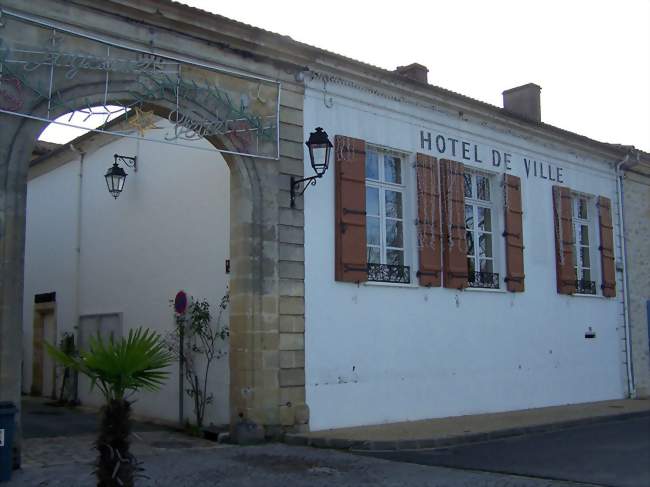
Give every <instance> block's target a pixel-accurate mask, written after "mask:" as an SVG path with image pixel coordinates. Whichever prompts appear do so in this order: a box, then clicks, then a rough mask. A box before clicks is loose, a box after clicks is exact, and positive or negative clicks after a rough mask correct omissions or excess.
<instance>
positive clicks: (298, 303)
mask: <svg viewBox="0 0 650 487" xmlns="http://www.w3.org/2000/svg"><path fill="white" fill-rule="evenodd" d="M280 314H281V315H304V314H305V299H304V298H302V297H292V296H280Z"/></svg>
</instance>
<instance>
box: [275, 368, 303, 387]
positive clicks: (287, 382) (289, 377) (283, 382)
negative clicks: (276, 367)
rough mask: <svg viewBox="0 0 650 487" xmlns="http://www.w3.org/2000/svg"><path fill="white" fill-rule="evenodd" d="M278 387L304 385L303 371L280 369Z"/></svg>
mask: <svg viewBox="0 0 650 487" xmlns="http://www.w3.org/2000/svg"><path fill="white" fill-rule="evenodd" d="M279 377H280V387H295V386H304V385H305V369H280V375H279Z"/></svg>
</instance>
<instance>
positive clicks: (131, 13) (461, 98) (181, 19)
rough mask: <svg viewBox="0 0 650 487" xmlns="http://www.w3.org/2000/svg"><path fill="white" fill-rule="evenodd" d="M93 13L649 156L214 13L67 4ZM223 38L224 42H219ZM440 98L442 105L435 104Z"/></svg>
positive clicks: (172, 4) (149, 4)
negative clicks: (91, 10) (180, 32)
mask: <svg viewBox="0 0 650 487" xmlns="http://www.w3.org/2000/svg"><path fill="white" fill-rule="evenodd" d="M71 3H77V4H80V5H83V6H85V7H86V8H90V9H93V10H100V11H104V12H109V13H111V14H113V15H122V16H124V17H127V18H128V19H129V20H131V21H134V22H137V23H143V24H146V23H150V24H152V25H157V26H160V27H162V28H167V29H170V28H171V29H174V30H175V29H178V30H180V31H182V32H184V33H185V35H187V36H191V37H194V38H200V39H202V40H205V41H208V42H210V43H212V44H214V45H217V46H221V47H224V48H228V49H231V50H232V51H236V52H239V53H240V54H248V55H250V54H253V51H255V52H254V55H258V56H260V57H264V56H266V58H267V59H270V60H273V61H276V62H278V63H285V64H291V65H293V66H304V69H306V70H310V69H312V70H320V71H328V72H330V71H331V72H334V73H345V75H349V76H355V77H356V78H357V79H360V80H362V81H363V82H364V83H369V84H374V85H377V84H383V85H384V86H386V87H387V88H388V89H391V88H392V89H401V90H403V91H405V92H407V93H409V94H411V95H413V94H416V93H417V94H418V95H424V96H427V97H430V98H434V100H438V101H440V102H441V103H442V102H443V101H444V103H447V104H453V105H459V106H460V107H459V108H463V109H465V108H467V109H468V110H475V111H477V112H480V113H483V114H486V115H488V116H494V117H495V118H498V119H499V120H503V121H504V122H506V123H508V122H510V123H513V124H514V125H515V126H516V127H517V128H521V129H522V130H536V131H541V133H542V134H545V135H546V136H548V137H551V138H556V139H560V140H562V141H564V142H566V143H574V144H577V145H581V146H586V147H588V148H589V149H590V150H595V151H597V152H602V153H606V154H608V155H609V156H614V157H620V158H621V159H623V158H624V157H625V155H627V154H628V153H630V152H634V153H635V154H639V155H640V157H641V158H642V159H643V160H647V161H650V153H647V152H643V151H640V150H638V149H636V148H634V147H633V146H625V145H621V144H610V143H606V142H601V141H598V140H595V139H591V138H589V137H586V136H584V135H581V134H578V133H575V132H571V131H568V130H564V129H562V128H559V127H556V126H553V125H550V124H547V123H544V122H538V121H534V120H530V119H527V118H525V117H521V116H519V115H517V114H514V113H511V112H509V111H507V110H505V109H503V108H501V107H498V106H495V105H492V104H489V103H486V102H484V101H481V100H477V99H475V98H471V97H469V96H465V95H462V94H460V93H457V92H454V91H452V90H449V89H446V88H442V87H440V86H435V85H432V84H428V83H423V82H419V81H416V80H413V79H410V78H407V77H406V76H403V75H401V74H399V73H398V72H396V71H391V70H387V69H384V68H380V67H377V66H374V65H371V64H368V63H365V62H362V61H358V60H355V59H352V58H350V57H346V56H343V55H341V54H337V53H334V52H331V51H327V50H325V49H321V48H318V47H315V46H311V45H309V44H306V43H303V42H299V41H296V40H294V39H292V38H291V37H289V36H286V35H281V34H278V33H274V32H271V31H268V30H265V29H262V28H259V27H255V26H252V25H250V24H246V23H244V22H239V21H237V20H233V19H230V18H228V17H224V16H222V15H219V14H215V13H212V12H208V11H206V10H202V9H199V8H196V7H191V6H189V5H186V4H184V3H181V2H178V1H175V0H141V1H140V2H137V3H135V2H132V1H130V0H106V1H105V2H96V1H94V0H71ZM224 40H225V41H226V42H224ZM247 49H249V50H248V51H247ZM441 100H442V101H441Z"/></svg>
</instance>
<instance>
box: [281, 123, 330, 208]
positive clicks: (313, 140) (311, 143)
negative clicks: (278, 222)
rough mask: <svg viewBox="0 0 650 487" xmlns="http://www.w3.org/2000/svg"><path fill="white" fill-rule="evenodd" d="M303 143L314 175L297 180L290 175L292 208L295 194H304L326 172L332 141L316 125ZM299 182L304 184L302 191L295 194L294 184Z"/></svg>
mask: <svg viewBox="0 0 650 487" xmlns="http://www.w3.org/2000/svg"><path fill="white" fill-rule="evenodd" d="M305 145H306V146H307V148H308V149H309V160H310V162H311V167H312V168H313V169H314V172H315V173H316V175H315V176H311V177H308V178H304V179H297V180H296V179H294V178H293V177H291V207H292V208H293V207H294V206H295V204H296V196H300V195H302V194H304V192H305V191H306V190H307V187H308V186H315V185H316V180H317V179H319V178H322V177H323V175H324V174H325V173H326V172H327V168H328V167H329V163H330V152H332V143H331V142H330V139H329V138H328V136H327V132H325V131H324V130H323V128H322V127H316V131H315V132H312V133H310V134H309V140H308V141H307V142H305ZM300 183H306V184H305V185H304V186H303V188H302V191H300V193H298V194H296V186H298V185H299V184H300Z"/></svg>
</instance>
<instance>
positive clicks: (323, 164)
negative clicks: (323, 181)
mask: <svg viewBox="0 0 650 487" xmlns="http://www.w3.org/2000/svg"><path fill="white" fill-rule="evenodd" d="M305 145H306V146H307V147H308V148H309V159H310V160H311V167H312V168H314V172H315V173H316V175H317V176H318V177H321V176H322V175H323V174H325V171H327V168H328V166H329V163H330V152H331V151H332V143H331V142H330V139H329V138H328V137H327V132H325V131H323V128H322V127H316V132H312V133H311V134H309V140H308V141H307V142H305Z"/></svg>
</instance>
